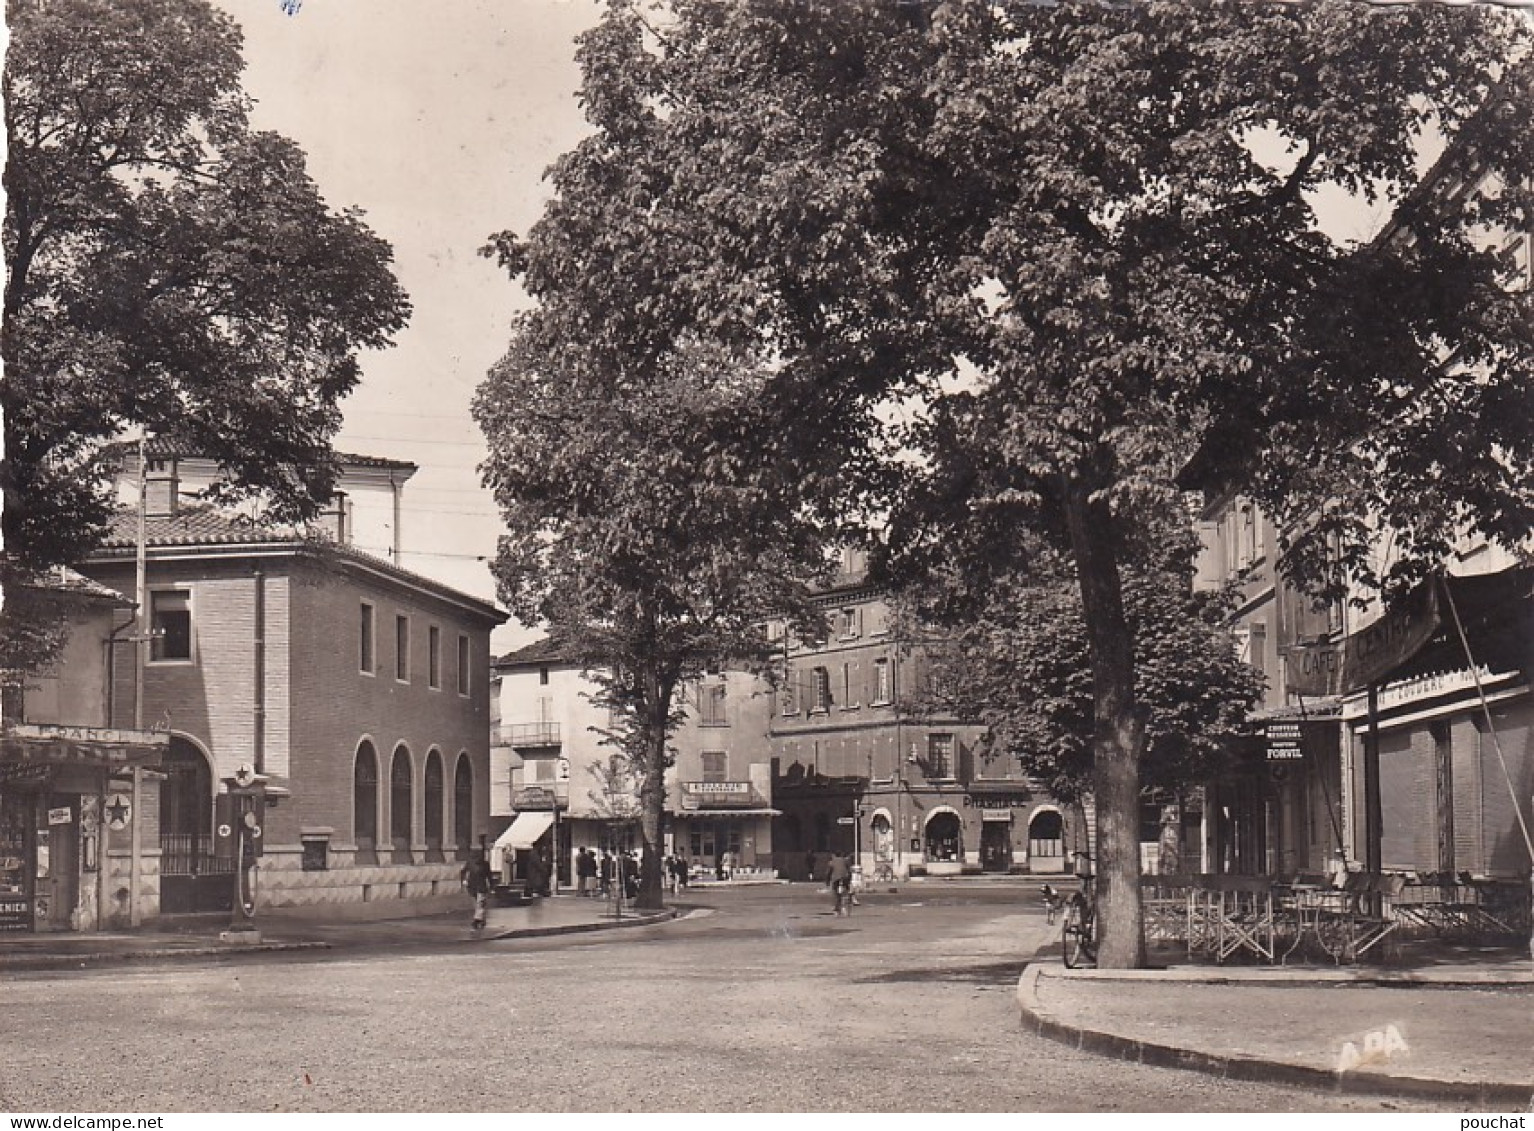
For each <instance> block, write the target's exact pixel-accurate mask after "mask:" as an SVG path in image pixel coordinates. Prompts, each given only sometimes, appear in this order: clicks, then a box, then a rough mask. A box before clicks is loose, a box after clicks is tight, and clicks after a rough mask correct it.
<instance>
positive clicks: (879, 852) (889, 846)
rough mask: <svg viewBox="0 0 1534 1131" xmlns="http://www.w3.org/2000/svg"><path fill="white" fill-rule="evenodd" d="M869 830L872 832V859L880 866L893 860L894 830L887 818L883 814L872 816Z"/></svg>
mask: <svg viewBox="0 0 1534 1131" xmlns="http://www.w3.org/2000/svg"><path fill="white" fill-rule="evenodd" d="M870 828H871V830H872V832H873V840H874V859H875V860H877V861H878V862H879V863H881V864H883V863H887V862H889V861H891V860H893V859H895V830H894V827H893V826H892V825H891V824H890V819H889V817H887V816H886V815H885V814H883V813H876V814H874V819H873V823H872V825H871V826H870Z"/></svg>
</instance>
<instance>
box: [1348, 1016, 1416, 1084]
mask: <svg viewBox="0 0 1534 1131" xmlns="http://www.w3.org/2000/svg"><path fill="white" fill-rule="evenodd" d="M1410 1051H1411V1047H1410V1046H1409V1045H1408V1044H1407V1043H1406V1038H1405V1037H1403V1036H1401V1030H1400V1029H1398V1028H1397V1027H1396V1026H1394V1025H1386V1026H1385V1027H1384V1028H1383V1029H1370V1030H1369V1031H1368V1032H1367V1033H1365V1034H1364V1035H1363V1039H1362V1040H1361V1041H1346V1042H1344V1044H1343V1046H1342V1051H1341V1052H1339V1053H1338V1054H1337V1072H1338V1074H1339V1075H1340V1074H1341V1073H1344V1072H1351V1071H1353V1069H1355V1068H1363V1067H1364V1066H1366V1065H1370V1064H1379V1063H1381V1062H1382V1061H1386V1060H1389V1059H1390V1058H1391V1057H1393V1056H1396V1055H1398V1054H1400V1053H1406V1052H1410Z"/></svg>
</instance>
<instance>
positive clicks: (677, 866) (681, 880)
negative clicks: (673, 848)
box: [662, 852, 692, 895]
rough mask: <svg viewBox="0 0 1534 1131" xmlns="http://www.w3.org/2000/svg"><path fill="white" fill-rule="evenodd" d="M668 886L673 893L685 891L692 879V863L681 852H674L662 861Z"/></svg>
mask: <svg viewBox="0 0 1534 1131" xmlns="http://www.w3.org/2000/svg"><path fill="white" fill-rule="evenodd" d="M662 864H663V865H664V878H665V880H666V888H667V890H669V891H670V892H671V894H672V895H676V894H677V893H678V892H680V891H684V890H686V888H687V885H688V884H689V883H691V881H692V864H691V863H690V862H689V861H688V859H687V857H685V856H683V855H682V854H681V853H680V852H673V853H672V854H671V855H670V856H668V857H666V859H665V860H664V861H662Z"/></svg>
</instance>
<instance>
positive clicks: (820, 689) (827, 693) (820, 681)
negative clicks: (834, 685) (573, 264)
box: [810, 668, 831, 711]
mask: <svg viewBox="0 0 1534 1131" xmlns="http://www.w3.org/2000/svg"><path fill="white" fill-rule="evenodd" d="M812 676H813V679H814V684H813V686H812V687H811V694H812V696H813V698H812V699H811V700H810V710H811V711H829V710H830V709H831V672H830V669H828V668H816V669H815V670H814V672H813V673H812Z"/></svg>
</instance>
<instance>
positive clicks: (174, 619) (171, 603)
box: [149, 589, 192, 660]
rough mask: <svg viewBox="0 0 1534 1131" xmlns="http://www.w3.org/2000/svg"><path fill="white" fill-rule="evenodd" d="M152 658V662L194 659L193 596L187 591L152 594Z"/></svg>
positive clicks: (150, 610) (150, 613)
mask: <svg viewBox="0 0 1534 1131" xmlns="http://www.w3.org/2000/svg"><path fill="white" fill-rule="evenodd" d="M149 631H150V633H151V634H152V635H151V637H150V646H149V657H150V659H152V660H190V659H191V658H192V595H191V594H190V593H189V592H187V591H186V590H185V589H166V590H160V591H157V592H154V593H151V594H150V595H149Z"/></svg>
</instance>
